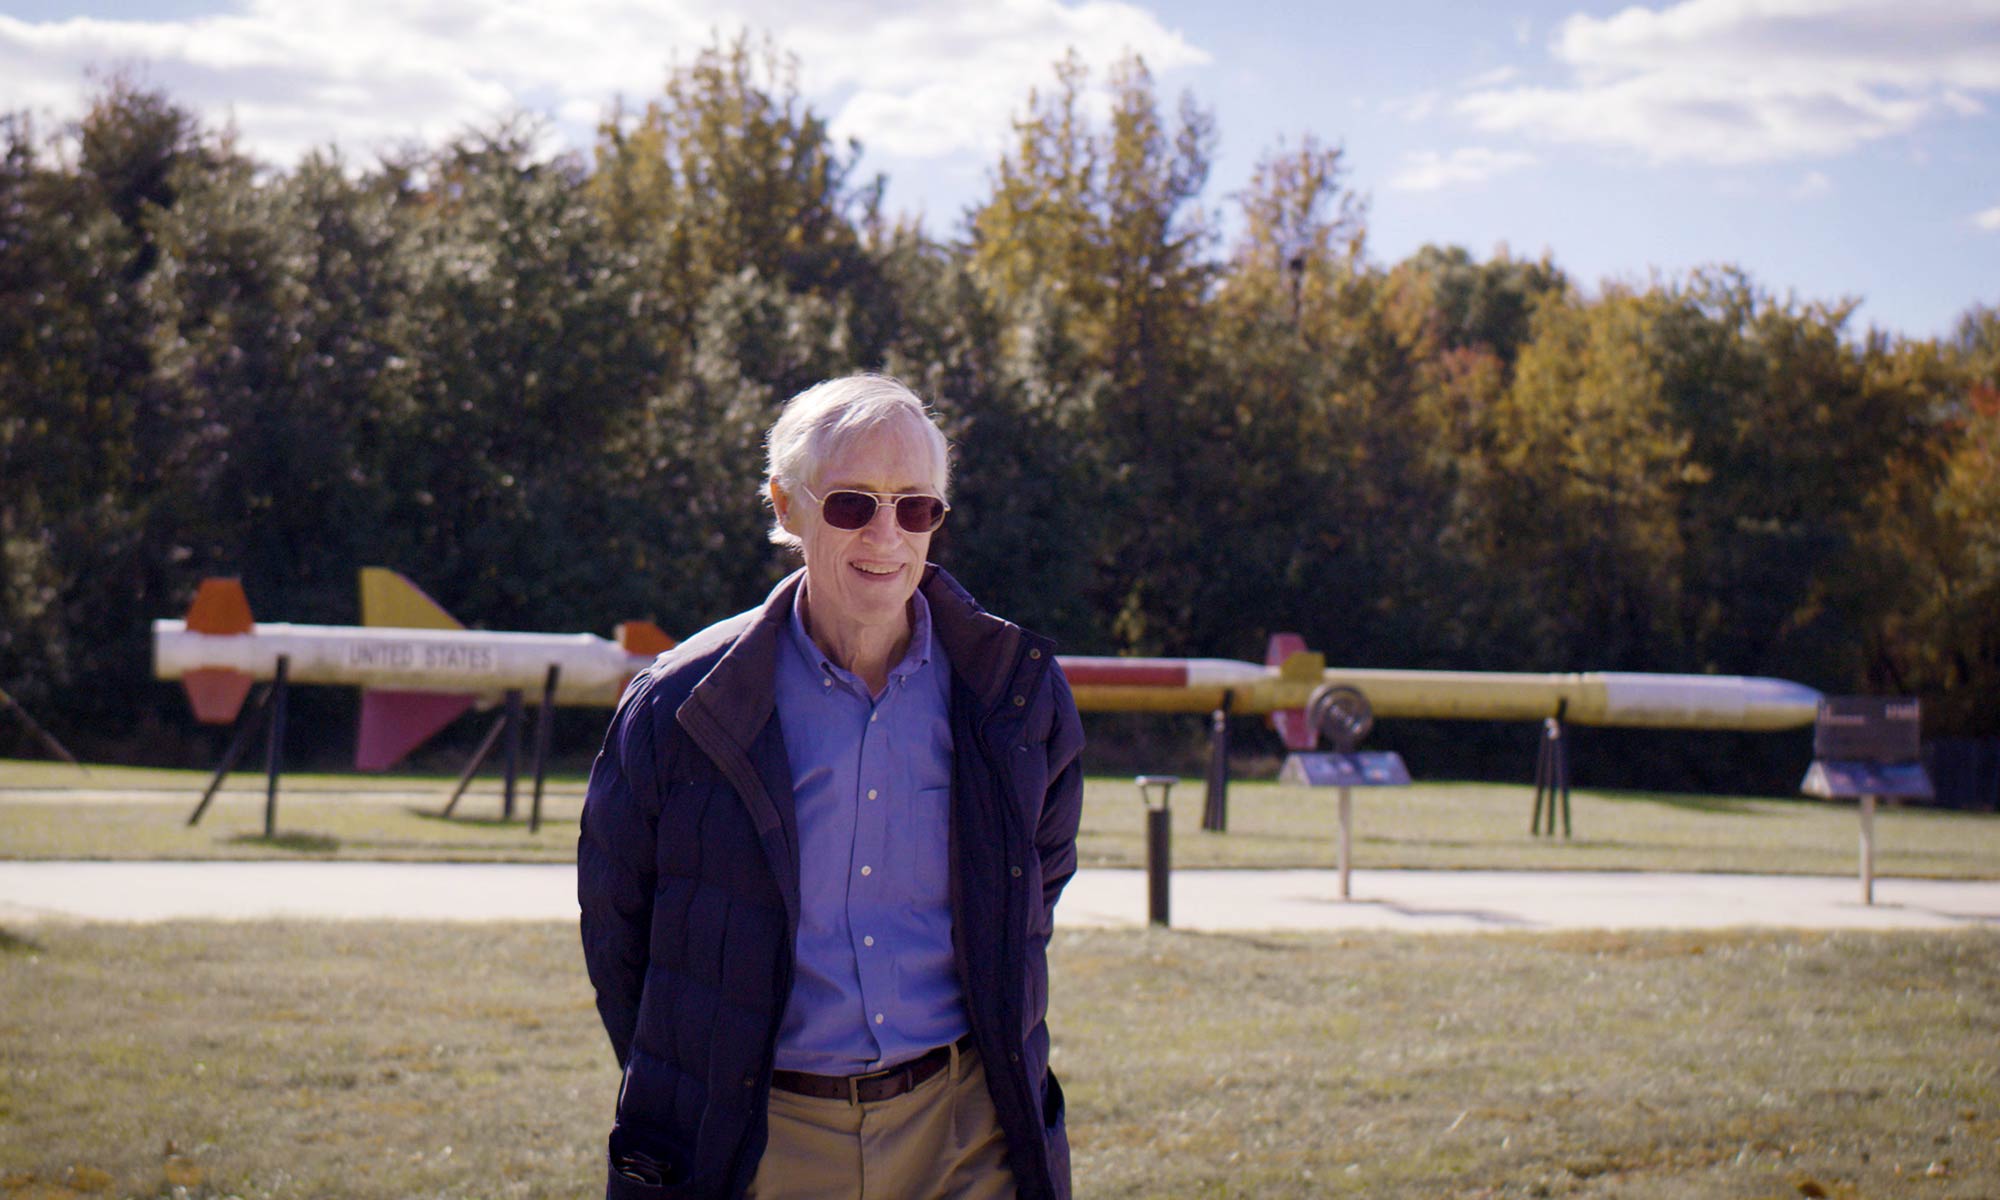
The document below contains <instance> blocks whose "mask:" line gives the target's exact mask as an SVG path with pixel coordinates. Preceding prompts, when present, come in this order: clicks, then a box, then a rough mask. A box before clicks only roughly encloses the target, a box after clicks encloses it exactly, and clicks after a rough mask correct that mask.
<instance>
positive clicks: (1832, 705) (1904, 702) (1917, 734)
mask: <svg viewBox="0 0 2000 1200" xmlns="http://www.w3.org/2000/svg"><path fill="white" fill-rule="evenodd" d="M1922 729H1923V719H1922V712H1921V709H1920V707H1919V705H1918V703H1917V701H1916V699H1915V698H1913V697H1910V696H1828V697H1826V698H1825V699H1823V700H1821V701H1820V702H1819V718H1818V720H1817V721H1815V722H1814V723H1813V757H1814V758H1819V759H1832V760H1834V761H1837V762H1876V763H1909V762H1915V761H1917V759H1918V757H1919V756H1920V746H1921V742H1922V737H1923V733H1922ZM1878 794H1879V793H1878Z"/></svg>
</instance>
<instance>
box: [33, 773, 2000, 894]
mask: <svg viewBox="0 0 2000 1200" xmlns="http://www.w3.org/2000/svg"><path fill="white" fill-rule="evenodd" d="M452 782H453V781H452V780H451V779H449V778H440V777H424V776H400V777H382V776H347V775H298V776H287V777H285V780H284V783H283V786H282V788H281V790H280V792H279V803H278V829H279V832H280V834H281V836H280V837H279V838H278V839H276V840H275V841H266V840H265V839H264V837H263V830H264V787H263V779H262V777H261V776H258V775H255V774H238V775H235V776H232V777H231V779H230V784H229V786H228V787H227V788H225V790H224V791H223V792H222V794H221V795H220V796H219V797H218V798H217V799H216V801H215V803H214V805H212V806H211V808H210V809H209V811H208V813H207V814H206V816H204V818H203V820H202V823H201V824H200V825H198V826H195V827H193V828H190V827H188V825H187V817H188V814H189V813H190V812H192V811H193V809H194V806H195V802H196V800H197V799H198V798H199V797H200V795H201V791H202V789H203V787H205V786H206V784H207V776H206V774H204V773H202V772H196V771H163V770H130V769H121V768H110V767H93V768H92V769H91V771H90V774H89V775H88V776H85V775H83V774H82V773H81V772H78V771H77V770H76V769H75V768H72V767H68V766H65V765H62V764H48V763H23V762H4V761H0V858H273V857H276V858H298V857H306V858H353V859H423V860H514V861H547V862H566V861H570V860H572V859H573V858H574V856H575V852H576V819H577V813H578V811H579V810H580V808H581V806H582V798H583V780H582V779H581V778H579V777H576V776H573V775H572V776H562V777H556V778H553V779H552V780H551V781H550V782H549V785H548V788H547V790H546V792H545V795H544V805H543V815H544V824H543V828H542V830H541V832H540V833H538V834H533V835H531V834H529V833H528V831H527V824H526V816H527V812H528V791H529V787H528V784H527V783H526V782H525V781H524V782H523V784H522V786H521V788H520V790H519V792H518V794H517V801H516V803H517V810H516V811H517V819H516V820H514V821H511V822H503V821H501V820H499V819H498V815H499V812H500V798H499V783H498V781H497V780H495V779H493V778H490V777H489V778H482V779H481V780H478V781H476V782H475V784H474V787H473V789H472V790H471V791H469V792H468V793H467V795H466V797H465V798H464V800H462V801H461V802H460V804H459V808H458V810H457V816H456V817H455V818H454V819H452V820H449V821H447V820H443V819H441V818H440V817H439V816H438V812H439V810H441V809H442V808H443V806H444V802H445V800H446V798H447V797H448V796H449V795H450V792H451V788H452ZM1533 795H1534V793H1533V789H1531V788H1529V787H1526V786H1523V785H1514V784H1485V783H1425V784H1419V785H1417V786H1414V787H1408V788H1395V789H1374V790H1366V789H1363V790H1357V791H1356V792H1355V793H1354V836H1355V847H1354V864H1355V866H1357V867H1360V868H1364V869H1384V868H1392V867H1433V868H1483V869H1496V868H1497V869H1508V868H1517V869H1545V870H1565V869H1590V870H1665V871H1773V872H1790V873H1798V874H1819V875H1846V874H1851V873H1852V872H1853V871H1854V870H1855V861H1856V841H1857V837H1858V834H1857V829H1858V820H1857V818H1856V815H1855V810H1854V806H1853V805H1852V804H1833V803H1826V802H1823V801H1817V800H1804V799H1766V798H1756V797H1740V796H1688V795H1677V794H1672V793H1658V792H1593V791H1579V792H1576V793H1575V794H1574V796H1573V802H1572V817H1573V820H1572V826H1571V827H1572V831H1573V832H1574V834H1575V836H1574V837H1573V838H1571V839H1568V840H1564V839H1561V838H1547V837H1544V838H1536V837H1532V836H1530V835H1529V833H1528V824H1529V816H1530V813H1531V811H1532V808H1533ZM1201 809H1202V789H1201V784H1200V781H1199V780H1189V781H1188V782H1187V783H1185V784H1183V785H1182V786H1180V787H1178V788H1176V789H1175V794H1174V826H1175V830H1174V864H1175V866H1176V867H1326V866H1332V865H1334V862H1335V857H1336V843H1337V827H1336V820H1335V800H1334V795H1333V793H1331V792H1329V791H1326V790H1312V789H1307V788H1296V787H1281V786H1279V785H1277V784H1274V783H1265V782H1239V783H1236V784H1234V785H1233V786H1232V787H1231V788H1230V792H1229V831H1228V832H1227V833H1205V832H1203V831H1202V830H1201V828H1200V822H1201ZM1078 853H1079V855H1080V857H1081V858H1082V861H1083V862H1084V863H1085V864H1086V865H1090V866H1142V865H1144V862H1145V840H1144V817H1143V810H1142V808H1141V806H1140V802H1139V799H1138V789H1137V788H1136V787H1134V786H1133V785H1132V782H1131V781H1130V780H1129V779H1105V778H1099V779H1092V780H1090V781H1089V782H1088V783H1087V784H1086V789H1085V797H1084V814H1083V830H1082V833H1081V835H1080V837H1079V839H1078ZM1876 869H1877V872H1878V873H1879V874H1882V875H1886V876H1898V875H1900V876H1909V877H1931V878H1959V879H1994V878H2000V815H1996V814H1992V813H1963V812H1953V811H1949V810H1942V809H1925V808H1894V807H1885V808H1884V809H1883V810H1882V812H1881V815H1880V816H1879V818H1878V820H1877V829H1876Z"/></svg>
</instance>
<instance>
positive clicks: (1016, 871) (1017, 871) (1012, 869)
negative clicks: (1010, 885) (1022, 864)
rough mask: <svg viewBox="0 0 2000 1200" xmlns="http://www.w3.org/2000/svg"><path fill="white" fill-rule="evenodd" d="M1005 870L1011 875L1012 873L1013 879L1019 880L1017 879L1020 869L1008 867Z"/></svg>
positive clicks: (1019, 875)
mask: <svg viewBox="0 0 2000 1200" xmlns="http://www.w3.org/2000/svg"><path fill="white" fill-rule="evenodd" d="M1007 869H1008V870H1009V871H1010V872H1012V873H1013V875H1014V878H1016V879H1019V878H1020V877H1021V868H1019V867H1009V868H1007Z"/></svg>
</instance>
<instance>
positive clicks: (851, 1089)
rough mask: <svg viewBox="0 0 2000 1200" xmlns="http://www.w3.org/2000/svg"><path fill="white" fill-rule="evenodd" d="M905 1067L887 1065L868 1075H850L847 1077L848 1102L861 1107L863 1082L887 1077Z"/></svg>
mask: <svg viewBox="0 0 2000 1200" xmlns="http://www.w3.org/2000/svg"><path fill="white" fill-rule="evenodd" d="M903 1069H904V1068H903V1067H900V1066H898V1067H885V1068H883V1069H882V1070H880V1071H870V1072H868V1073H867V1074H866V1075H849V1076H848V1077H847V1102H848V1103H849V1104H851V1105H854V1106H855V1107H857V1108H858V1107H860V1105H861V1085H862V1084H864V1083H867V1082H870V1081H871V1080H876V1079H887V1078H888V1077H889V1076H891V1075H894V1074H895V1073H896V1072H898V1071H901V1070H903Z"/></svg>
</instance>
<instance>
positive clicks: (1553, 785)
mask: <svg viewBox="0 0 2000 1200" xmlns="http://www.w3.org/2000/svg"><path fill="white" fill-rule="evenodd" d="M1564 707H1565V706H1562V705H1559V706H1558V707H1557V709H1556V715H1555V716H1553V717H1550V718H1549V719H1547V720H1546V721H1543V722H1542V744H1541V748H1540V750H1539V752H1538V753H1537V754H1536V757H1535V814H1534V816H1533V817H1532V818H1531V819H1530V821H1529V823H1528V832H1529V834H1530V835H1532V836H1535V837H1540V836H1541V835H1542V833H1543V829H1542V815H1543V813H1544V812H1546V813H1547V814H1548V830H1547V832H1548V835H1549V836H1550V837H1554V836H1555V832H1556V802H1557V799H1558V797H1560V798H1561V802H1562V832H1563V838H1564V839H1565V840H1567V839H1568V838H1569V836H1570V831H1569V749H1568V743H1567V742H1566V741H1565V740H1564V739H1563V723H1562V719H1563V708H1564ZM1545 801H1546V804H1547V807H1546V808H1544V807H1543V805H1544V802H1545Z"/></svg>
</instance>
